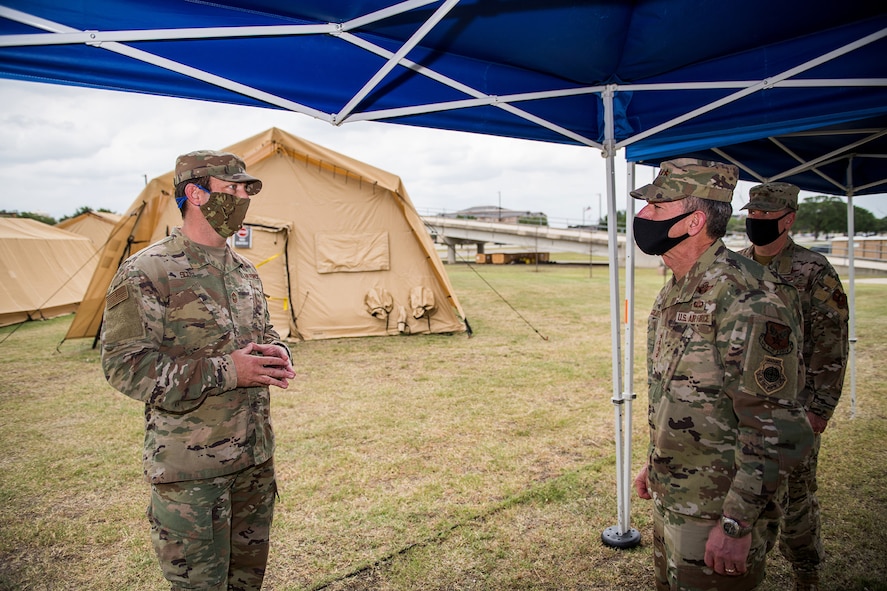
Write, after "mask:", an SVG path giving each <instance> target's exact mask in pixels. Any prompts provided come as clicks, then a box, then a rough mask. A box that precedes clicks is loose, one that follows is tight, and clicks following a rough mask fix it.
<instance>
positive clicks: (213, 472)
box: [102, 228, 283, 483]
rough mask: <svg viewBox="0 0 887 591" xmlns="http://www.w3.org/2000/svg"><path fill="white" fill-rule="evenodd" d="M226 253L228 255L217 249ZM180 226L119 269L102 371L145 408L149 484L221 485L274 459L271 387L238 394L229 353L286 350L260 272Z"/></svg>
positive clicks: (111, 289) (104, 329) (108, 315)
mask: <svg viewBox="0 0 887 591" xmlns="http://www.w3.org/2000/svg"><path fill="white" fill-rule="evenodd" d="M220 250H221V249H220ZM223 256H224V263H222V259H221V258H220V259H219V260H215V257H213V256H211V255H210V253H209V251H208V250H207V249H205V248H204V247H201V246H200V245H197V244H195V243H193V242H191V241H190V240H189V239H188V238H186V237H185V236H184V235H183V234H182V232H181V230H180V229H179V228H175V229H174V230H173V231H172V233H171V235H170V236H168V237H166V238H164V239H162V240H160V241H158V242H156V243H155V244H153V245H151V246H149V247H147V248H145V249H144V250H142V251H140V252H138V253H136V254H135V255H133V256H132V257H130V258H129V259H127V260H126V261H124V263H123V264H122V265H121V266H120V268H119V269H118V271H117V274H116V275H115V276H114V279H113V280H112V281H111V285H110V287H109V288H108V295H107V297H106V300H107V301H106V304H105V306H106V307H105V319H104V323H103V326H102V368H103V369H104V372H105V377H106V378H107V379H108V382H109V383H110V384H111V385H112V386H114V387H115V388H117V389H118V390H120V391H121V392H123V393H124V394H126V395H127V396H130V397H131V398H135V399H136V400H139V401H142V402H144V403H145V451H144V470H145V477H146V479H147V480H148V481H149V482H151V483H163V482H178V481H182V480H194V479H206V478H214V477H216V476H221V475H225V474H230V473H233V472H236V471H238V470H242V469H244V468H248V467H250V466H253V465H258V464H261V463H262V462H265V461H266V460H268V459H270V458H271V457H272V454H273V452H274V434H273V432H272V429H271V413H270V410H271V408H270V407H271V399H270V393H269V390H268V388H267V387H252V388H238V387H237V374H236V370H235V367H234V362H233V361H232V359H231V353H232V352H233V351H234V350H236V349H239V348H241V347H244V346H246V345H247V344H248V343H250V342H256V343H275V344H280V345H283V343H280V341H279V336H278V334H277V333H276V332H275V331H274V329H273V328H272V327H271V325H270V324H269V319H268V311H267V307H266V302H265V298H264V295H263V292H262V283H261V281H260V279H259V275H258V273H257V271H256V269H255V267H254V266H253V265H252V264H251V263H250V262H249V261H247V260H246V259H244V258H243V257H241V256H239V255H237V254H236V253H234V252H233V251H232V250H231V249H230V248H228V247H227V246H226V247H225V249H224V255H223Z"/></svg>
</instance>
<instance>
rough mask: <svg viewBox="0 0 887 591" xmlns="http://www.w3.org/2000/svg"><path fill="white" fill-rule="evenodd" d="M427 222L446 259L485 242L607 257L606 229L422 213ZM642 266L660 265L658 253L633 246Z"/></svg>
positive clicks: (481, 248)
mask: <svg viewBox="0 0 887 591" xmlns="http://www.w3.org/2000/svg"><path fill="white" fill-rule="evenodd" d="M422 220H423V221H424V222H425V226H426V227H427V228H428V229H429V231H430V232H431V233H432V235H433V236H434V237H435V240H436V241H437V242H438V243H442V244H446V245H447V262H449V263H451V264H455V263H456V245H458V244H474V245H475V246H476V248H477V253H478V254H481V253H484V252H485V249H486V245H487V244H488V243H489V244H494V245H509V246H519V247H521V248H523V249H525V250H527V251H529V252H578V253H581V254H588V255H591V254H595V255H598V256H603V257H606V256H607V254H608V251H607V248H608V244H609V239H608V238H609V237H608V235H607V232H603V231H593V230H588V229H573V228H570V229H561V228H551V227H549V226H533V225H530V224H503V223H499V222H480V221H477V220H466V219H458V218H447V217H423V218H422ZM616 240H617V253H618V257H619V264H620V265H624V264H625V234H620V235H618V236H617V238H616ZM634 256H635V264H636V265H637V266H639V267H658V266H659V264H660V262H659V257H652V256H649V255H646V254H644V253H642V252H640V251H639V250H637V249H635V250H634Z"/></svg>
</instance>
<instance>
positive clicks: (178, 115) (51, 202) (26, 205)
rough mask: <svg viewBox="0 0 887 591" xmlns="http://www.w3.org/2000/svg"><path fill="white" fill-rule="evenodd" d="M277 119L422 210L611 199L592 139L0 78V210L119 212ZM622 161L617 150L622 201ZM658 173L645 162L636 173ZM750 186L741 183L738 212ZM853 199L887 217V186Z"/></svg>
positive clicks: (585, 208)
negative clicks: (391, 177) (206, 155)
mask: <svg viewBox="0 0 887 591" xmlns="http://www.w3.org/2000/svg"><path fill="white" fill-rule="evenodd" d="M270 127H279V128H281V129H283V130H285V131H287V132H289V133H292V134H293V135H297V136H300V137H302V138H304V139H307V140H310V141H312V142H315V143H317V144H320V145H323V146H326V147H327V148H330V149H333V150H336V151H338V152H341V153H343V154H346V155H348V156H351V157H352V158H357V159H360V160H363V161H365V162H368V163H370V164H372V165H374V166H377V167H379V168H382V169H384V170H387V171H389V172H392V173H394V174H397V175H399V176H400V177H401V178H402V179H403V181H404V184H405V186H406V188H407V190H408V191H409V193H410V196H411V197H412V199H413V202H414V204H415V205H416V208H417V209H418V210H419V213H421V214H434V213H440V212H444V211H448V212H453V211H457V210H460V209H464V208H467V207H472V206H476V205H493V206H496V205H501V206H502V207H503V208H508V209H517V210H531V211H542V212H544V213H546V214H547V215H548V216H549V219H550V222H551V224H552V225H554V226H560V227H564V226H566V225H568V224H578V223H580V222H582V221H583V220H584V221H586V222H590V221H592V220H596V219H597V218H598V215H599V207H602V208H603V209H604V211H606V207H607V205H606V187H605V184H604V182H605V181H604V174H605V172H604V160H603V158H601V155H600V152H598V151H597V150H594V149H591V148H586V147H578V146H561V145H553V144H545V143H541V142H532V141H527V140H514V139H505V138H495V137H489V136H481V135H475V134H467V133H457V132H449V131H439V130H424V129H417V128H411V127H406V126H400V125H391V124H382V123H369V122H359V123H352V124H345V125H344V126H342V127H333V126H332V125H330V124H328V123H325V122H321V121H318V120H316V119H313V118H311V117H308V116H306V115H301V114H297V113H289V112H282V111H274V110H270V109H259V108H253V107H242V106H233V105H218V104H214V103H207V102H201V101H192V100H184V99H172V98H166V97H153V96H146V95H138V94H131V93H123V92H111V91H103V90H92V89H83V88H74V87H64V86H57V85H48V84H38V83H31V82H18V81H10V80H0V140H2V141H0V178H2V179H4V180H5V186H6V190H5V191H3V192H2V193H0V209H5V210H11V211H33V212H40V213H44V214H47V215H50V216H52V217H55V218H60V217H62V216H65V215H71V214H73V213H74V212H75V211H76V210H77V209H78V208H80V207H82V206H89V207H91V208H93V209H99V208H105V209H109V210H111V211H115V212H117V213H122V212H124V211H125V210H126V209H127V208H128V207H129V206H130V204H131V203H132V202H133V201H134V200H135V198H136V196H137V195H138V193H139V192H140V191H141V189H142V187H143V186H144V184H145V182H146V179H148V180H150V179H152V178H154V177H156V176H159V175H161V174H164V173H166V172H168V171H170V170H172V168H173V167H174V165H175V158H176V156H177V155H179V154H182V153H185V152H189V151H192V150H198V149H222V148H225V147H226V146H229V145H231V144H233V143H235V142H238V141H240V140H242V139H244V138H247V137H249V136H252V135H254V134H257V133H259V132H262V131H264V130H266V129H268V128H270ZM625 168H626V167H625V162H624V159H623V157H622V153H621V152H620V156H619V157H618V158H617V167H616V193H617V199H616V204H617V208H618V209H625V195H626V186H625ZM654 175H655V170H654V169H653V168H650V167H638V172H637V177H638V180H637V182H638V184H646V183H648V182H650V181H651V180H652V179H653V177H654ZM749 186H751V185H750V184H745V183H741V185H740V192H739V193H738V198H737V199H736V200H735V201H734V209H735V210H738V209H739V208H740V207H741V206H742V205H744V204H745V202H746V201H747V194H748V187H749ZM804 195H805V194H804V193H802V196H804ZM855 203H856V204H857V205H858V206H860V207H865V208H866V209H869V210H870V211H872V212H873V213H874V214H875V215H876V216H877V217H884V216H887V196H885V195H879V196H869V197H857V198H856V199H855ZM589 208H590V209H589Z"/></svg>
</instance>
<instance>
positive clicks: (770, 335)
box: [759, 321, 794, 355]
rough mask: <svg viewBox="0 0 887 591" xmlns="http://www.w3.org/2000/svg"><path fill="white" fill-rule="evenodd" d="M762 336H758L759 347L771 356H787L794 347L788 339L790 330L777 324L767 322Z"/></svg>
mask: <svg viewBox="0 0 887 591" xmlns="http://www.w3.org/2000/svg"><path fill="white" fill-rule="evenodd" d="M765 328H766V329H765V331H764V334H762V335H761V336H760V339H759V342H760V343H761V347H763V348H764V350H765V351H767V353H770V354H771V355H788V354H789V353H791V352H792V349H793V348H794V345H793V344H792V342H791V340H789V337H790V336H791V334H792V329H791V328H789V327H788V326H786V325H784V324H780V323H778V322H771V321H767V324H766V327H765Z"/></svg>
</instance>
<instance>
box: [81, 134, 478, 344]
mask: <svg viewBox="0 0 887 591" xmlns="http://www.w3.org/2000/svg"><path fill="white" fill-rule="evenodd" d="M203 148H212V146H196V147H195V149H203ZM224 150H225V151H228V152H232V153H234V154H237V155H239V156H241V157H242V158H243V159H244V161H245V162H246V165H247V170H248V172H249V173H250V174H252V175H254V176H256V177H258V178H260V179H262V182H263V188H262V192H261V193H260V194H259V195H257V196H256V197H254V198H253V200H252V203H251V205H250V209H249V213H248V214H247V218H246V224H245V226H244V229H243V230H241V232H240V233H238V235H236V236H234V237H232V239H231V240H232V243H233V245H234V248H235V249H236V250H237V251H238V252H240V253H241V254H243V255H245V256H246V257H247V258H249V259H250V260H251V261H252V262H253V263H254V264H255V265H256V267H257V268H258V270H259V274H260V276H261V277H262V282H263V284H264V287H265V295H266V297H267V298H268V303H269V308H270V311H271V321H272V324H273V325H274V327H275V328H276V329H277V330H278V332H279V333H280V334H281V336H286V337H289V338H292V339H304V340H313V339H329V338H339V337H358V336H373V335H378V336H382V335H397V334H417V333H429V332H431V333H451V332H463V331H465V330H466V323H465V322H464V313H463V311H462V307H461V305H460V304H459V301H458V300H457V298H456V295H455V294H454V293H453V289H452V286H451V285H450V282H449V279H448V277H447V275H446V271H445V269H444V266H443V263H442V261H441V260H440V256H439V255H438V254H437V252H436V251H435V248H434V243H433V241H432V240H431V237H430V235H429V233H428V231H427V230H426V228H425V227H424V226H423V224H422V220H421V218H420V217H419V215H418V214H417V213H416V210H415V208H414V207H413V204H412V202H411V201H410V198H409V196H408V195H407V192H406V189H405V188H404V186H403V183H402V182H401V179H400V178H399V177H397V176H396V175H393V174H391V173H388V172H385V171H383V170H379V169H378V168H375V167H373V166H370V165H368V164H365V163H363V162H359V161H357V160H354V159H352V158H349V157H348V156H344V155H342V154H338V153H336V152H333V151H331V150H328V149H326V148H323V147H322V146H318V145H317V144H314V143H311V142H308V141H306V140H303V139H300V138H297V137H295V136H293V135H290V134H288V133H286V132H284V131H281V130H280V129H276V128H272V129H269V130H267V131H265V132H263V133H260V134H258V135H255V136H253V137H251V138H248V139H246V140H243V141H241V142H239V143H237V144H234V145H233V146H229V147H227V148H224ZM174 157H175V155H171V157H170V160H172V159H173V158H174ZM172 194H173V172H172V171H170V172H168V173H166V174H164V175H162V176H160V177H157V178H155V179H153V180H152V181H151V182H150V183H148V185H147V186H146V187H145V189H144V190H143V191H142V193H141V194H140V195H139V196H138V198H137V199H136V200H135V202H134V203H133V204H132V206H131V207H130V208H129V210H128V211H127V212H126V214H125V215H124V216H123V219H122V220H121V221H120V223H119V224H118V225H117V226H116V227H115V228H114V231H113V232H112V235H111V237H110V238H109V241H108V244H107V246H106V247H105V249H104V250H103V251H102V253H101V261H100V263H99V266H98V268H97V269H96V273H95V275H94V276H93V279H92V282H91V283H90V286H89V290H88V292H87V294H86V296H85V297H84V300H83V303H82V304H81V307H80V310H79V311H78V313H77V315H76V316H75V318H74V321H73V322H72V324H71V327H70V329H69V331H68V334H67V336H66V338H80V337H90V338H95V337H96V335H97V334H98V332H99V328H100V326H101V318H102V313H103V308H104V297H105V291H106V290H107V287H108V284H109V283H110V281H111V278H112V276H113V274H114V272H115V271H116V269H117V267H118V266H119V264H120V262H121V261H122V260H123V259H124V258H126V257H127V256H128V255H129V254H132V253H135V252H137V251H139V250H141V249H142V248H144V247H145V246H147V245H149V244H151V243H152V242H154V241H156V240H158V239H160V238H162V237H163V236H166V235H167V234H168V233H169V230H170V229H171V228H172V227H173V226H177V225H180V224H181V221H182V218H181V215H180V213H179V211H178V209H176V206H175V203H174V199H173V197H172Z"/></svg>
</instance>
